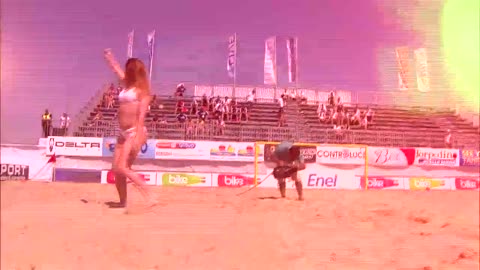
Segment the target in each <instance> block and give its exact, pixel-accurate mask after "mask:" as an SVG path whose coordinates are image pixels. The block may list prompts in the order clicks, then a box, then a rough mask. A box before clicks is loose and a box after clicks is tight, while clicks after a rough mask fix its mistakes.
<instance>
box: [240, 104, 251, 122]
mask: <svg viewBox="0 0 480 270" xmlns="http://www.w3.org/2000/svg"><path fill="white" fill-rule="evenodd" d="M241 117H242V119H245V121H247V122H248V121H249V120H250V112H249V110H248V107H243V109H242V116H241Z"/></svg>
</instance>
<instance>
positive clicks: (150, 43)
mask: <svg viewBox="0 0 480 270" xmlns="http://www.w3.org/2000/svg"><path fill="white" fill-rule="evenodd" d="M147 44H148V58H149V61H150V62H149V69H148V76H149V78H150V81H152V69H153V53H154V50H155V30H153V31H152V32H150V33H149V34H148V35H147Z"/></svg>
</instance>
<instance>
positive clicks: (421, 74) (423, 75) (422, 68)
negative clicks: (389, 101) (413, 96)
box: [415, 48, 430, 92]
mask: <svg viewBox="0 0 480 270" xmlns="http://www.w3.org/2000/svg"><path fill="white" fill-rule="evenodd" d="M415 60H416V70H417V87H418V91H420V92H430V74H429V72H428V60H427V49H425V48H419V49H416V50H415Z"/></svg>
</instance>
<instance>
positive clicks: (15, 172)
mask: <svg viewBox="0 0 480 270" xmlns="http://www.w3.org/2000/svg"><path fill="white" fill-rule="evenodd" d="M28 174H29V166H28V165H20V164H4V163H2V164H0V180H2V181H3V180H28Z"/></svg>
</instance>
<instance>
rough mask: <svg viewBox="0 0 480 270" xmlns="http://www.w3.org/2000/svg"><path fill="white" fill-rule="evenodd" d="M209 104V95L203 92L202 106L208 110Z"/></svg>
mask: <svg viewBox="0 0 480 270" xmlns="http://www.w3.org/2000/svg"><path fill="white" fill-rule="evenodd" d="M208 105H209V102H208V98H207V95H206V94H203V96H202V100H201V107H203V108H204V109H205V110H208ZM197 113H198V112H197Z"/></svg>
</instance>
